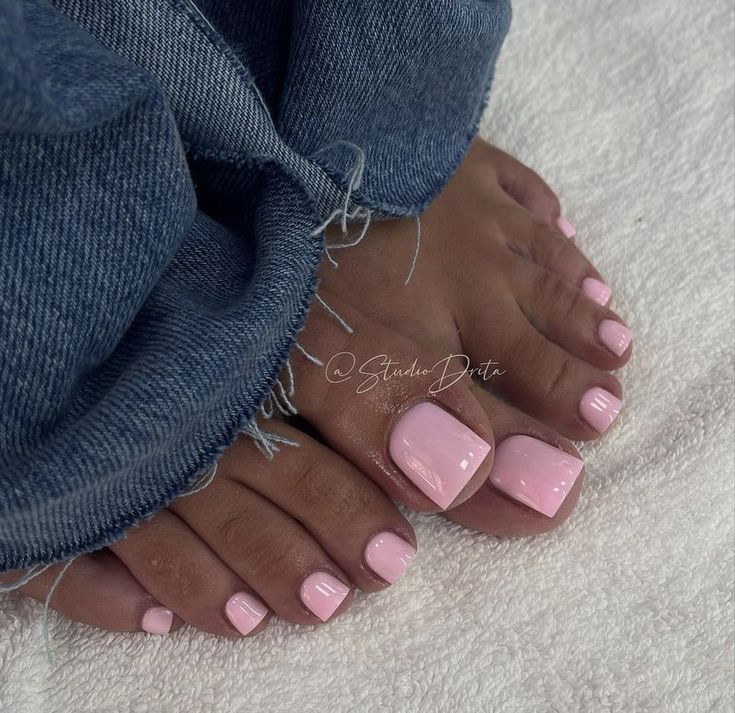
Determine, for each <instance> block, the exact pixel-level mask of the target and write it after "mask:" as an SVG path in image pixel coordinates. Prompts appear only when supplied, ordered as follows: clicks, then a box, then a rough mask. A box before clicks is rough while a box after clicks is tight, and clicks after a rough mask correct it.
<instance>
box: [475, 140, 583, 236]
mask: <svg viewBox="0 0 735 713" xmlns="http://www.w3.org/2000/svg"><path fill="white" fill-rule="evenodd" d="M485 146H486V147H487V150H488V151H489V152H490V154H489V158H490V160H491V161H492V164H493V166H494V167H495V170H496V172H497V177H498V182H499V183H500V186H501V188H502V189H503V190H504V191H505V192H506V193H507V194H508V195H509V196H510V197H511V198H513V200H515V201H516V202H518V203H519V204H520V205H521V206H522V207H523V208H525V209H526V210H527V211H529V212H530V213H531V214H532V215H533V216H535V217H536V218H537V219H538V220H539V221H542V222H543V223H545V224H546V225H547V226H548V227H549V228H551V229H554V230H557V231H558V230H561V231H562V232H563V233H564V234H565V235H567V237H572V236H573V235H574V233H575V232H576V231H575V230H574V228H573V227H572V225H571V224H570V223H569V221H567V220H566V219H563V218H561V206H560V205H559V199H558V198H557V196H556V194H555V193H554V191H553V190H551V188H550V187H549V186H548V184H547V183H546V181H544V179H543V178H541V176H539V175H538V174H537V173H536V172H535V171H534V170H532V169H530V168H529V167H528V166H525V165H524V164H522V163H521V162H520V161H518V160H517V159H515V158H513V156H510V155H509V154H507V153H505V152H504V151H501V150H500V149H498V148H495V147H493V146H489V145H487V144H485Z"/></svg>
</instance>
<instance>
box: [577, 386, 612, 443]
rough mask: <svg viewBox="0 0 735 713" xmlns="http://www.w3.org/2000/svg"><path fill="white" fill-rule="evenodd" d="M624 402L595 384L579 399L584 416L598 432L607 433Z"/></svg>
mask: <svg viewBox="0 0 735 713" xmlns="http://www.w3.org/2000/svg"><path fill="white" fill-rule="evenodd" d="M622 405H623V402H622V401H621V400H620V399H619V398H617V396H613V395H612V394H611V393H610V392H609V391H605V389H601V388H600V387H599V386H595V387H593V388H592V389H590V390H589V391H586V392H585V393H584V395H583V396H582V398H581V399H580V401H579V412H580V413H581V414H582V418H583V419H584V420H585V421H587V423H589V425H590V426H592V428H594V429H595V431H597V432H598V433H605V431H607V429H608V428H610V425H611V424H612V422H613V421H614V420H615V419H616V418H617V417H618V414H619V413H620V408H621V406H622Z"/></svg>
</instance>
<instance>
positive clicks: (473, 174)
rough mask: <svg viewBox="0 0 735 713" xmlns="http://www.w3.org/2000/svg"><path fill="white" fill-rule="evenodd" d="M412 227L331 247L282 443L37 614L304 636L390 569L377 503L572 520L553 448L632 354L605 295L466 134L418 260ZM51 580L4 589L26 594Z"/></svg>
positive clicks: (94, 561)
mask: <svg viewBox="0 0 735 713" xmlns="http://www.w3.org/2000/svg"><path fill="white" fill-rule="evenodd" d="M416 228H417V224H416V221H414V220H392V221H385V222H382V223H377V224H374V225H373V226H372V227H371V228H370V231H369V234H368V235H367V237H366V238H365V239H364V240H363V241H361V242H360V244H359V245H357V246H355V247H353V248H350V249H347V250H335V251H333V257H335V256H336V257H337V259H338V260H339V263H340V266H339V269H334V268H333V266H332V265H331V264H330V262H329V261H328V260H325V262H324V264H323V266H322V271H321V277H322V279H321V285H320V288H319V294H320V296H321V297H320V301H319V302H320V303H319V304H316V305H315V306H314V308H313V309H312V310H311V312H310V315H309V319H308V322H307V326H306V328H305V329H304V331H303V332H302V333H301V334H300V335H299V343H300V348H296V349H295V350H294V351H293V354H292V360H291V362H292V365H293V373H294V376H295V384H296V388H295V393H294V396H293V401H294V403H295V405H296V406H297V408H298V410H299V412H300V414H301V418H302V419H304V420H303V421H301V422H300V424H301V425H300V426H298V427H297V426H295V425H290V424H286V423H281V422H279V421H277V420H272V421H270V422H268V423H267V425H265V426H264V428H265V430H267V431H269V432H272V433H275V434H277V435H279V436H281V437H284V438H287V439H289V440H292V441H296V442H298V443H299V444H300V445H299V447H298V448H292V447H283V448H281V450H280V452H279V454H278V456H277V457H276V458H274V459H273V460H266V459H265V458H263V456H262V454H261V453H259V452H258V451H257V450H256V448H255V446H254V444H253V442H252V441H250V440H249V439H246V438H242V439H240V440H239V441H238V442H237V443H235V444H234V445H233V446H232V447H231V448H230V449H229V450H228V452H227V453H226V454H225V455H224V456H223V457H222V459H221V460H220V463H219V468H218V473H217V476H216V478H215V479H214V481H213V482H212V484H211V485H210V486H209V487H207V488H206V489H205V490H203V491H201V492H200V493H197V494H193V495H190V496H187V497H183V498H180V499H179V500H177V501H175V502H174V503H173V504H172V505H171V506H170V507H168V508H166V509H164V510H162V511H161V512H159V513H158V514H156V515H155V516H154V517H153V518H151V519H150V520H148V521H146V522H145V523H143V524H142V525H140V526H139V527H137V528H134V529H133V530H132V531H131V532H130V533H129V535H128V536H127V537H126V538H125V539H123V540H121V541H120V542H118V543H115V544H114V545H112V546H111V547H110V548H108V549H105V550H103V551H102V552H100V553H96V554H93V555H85V556H82V557H80V558H78V559H76V560H75V561H74V562H73V563H72V564H71V566H70V567H69V569H68V571H67V572H66V573H65V575H64V577H63V578H62V579H61V581H60V584H59V586H58V588H57V589H56V591H55V593H54V596H53V598H52V600H51V605H52V607H53V608H54V609H56V610H58V611H59V612H60V613H62V614H64V615H65V616H67V617H69V618H72V619H75V620H78V621H82V622H85V623H88V624H92V625H95V626H99V627H102V628H106V629H111V630H118V631H119V630H123V631H132V630H137V629H140V628H143V629H145V630H147V631H150V632H152V633H167V632H169V631H172V630H174V629H175V628H177V627H178V626H180V625H181V623H182V622H187V623H189V624H191V625H193V626H196V627H198V628H200V629H203V630H205V631H208V632H211V633H215V634H221V635H232V636H237V635H240V636H242V635H252V634H254V633H257V632H259V631H261V630H262V629H263V628H264V626H265V625H266V623H267V620H268V617H269V615H270V612H271V611H272V612H275V613H276V614H278V615H280V616H282V617H284V618H286V619H288V620H290V621H294V622H297V623H319V622H322V621H325V620H327V619H330V618H332V617H334V616H337V615H339V614H340V613H342V612H343V611H344V610H345V609H346V608H347V607H348V606H349V604H350V602H351V601H352V597H353V592H354V589H355V588H360V589H363V590H365V591H376V590H379V589H381V588H384V587H386V586H388V585H389V584H391V583H393V582H395V581H396V580H397V579H398V578H399V577H400V576H401V575H402V574H403V572H404V571H405V569H406V567H407V565H408V563H409V562H410V559H411V557H412V556H413V554H414V552H415V538H414V535H413V532H412V530H411V527H410V525H409V524H408V523H407V521H406V520H405V519H404V518H403V517H402V516H401V515H400V514H399V513H398V511H397V510H396V509H395V507H394V506H393V505H392V504H391V502H390V500H389V499H388V497H386V496H390V497H392V498H394V499H396V500H399V501H400V502H402V503H404V504H406V505H408V506H410V507H412V508H414V509H417V510H421V511H427V512H431V511H443V512H444V514H445V515H446V516H447V517H449V518H451V519H452V520H454V521H456V522H458V523H461V524H463V525H466V526H468V527H472V528H475V529H479V530H482V531H485V532H490V533H494V534H499V535H527V534H536V533H540V532H544V531H546V530H549V529H551V528H552V527H554V526H556V525H558V524H559V523H560V522H562V521H563V520H564V519H565V518H566V517H568V515H569V514H570V512H571V511H572V509H573V507H574V504H575V503H576V501H577V499H578V496H579V491H580V487H581V482H582V477H583V464H582V461H581V459H580V458H579V454H578V453H577V451H576V450H575V448H574V447H573V445H572V444H571V443H570V441H569V440H568V438H575V439H580V440H584V439H592V438H597V437H599V436H600V435H601V433H603V432H604V431H605V430H606V429H607V428H608V427H609V426H610V424H611V423H612V422H613V420H614V418H615V416H617V413H618V411H619V408H620V401H619V400H620V398H621V395H622V390H621V387H620V384H619V382H618V381H617V379H616V378H615V377H613V376H612V375H610V374H609V373H608V372H609V371H610V370H613V369H616V368H618V367H620V366H622V365H623V364H624V363H625V362H626V361H627V359H628V358H629V355H630V334H629V332H628V331H627V329H626V328H625V327H624V326H623V323H622V320H620V318H619V317H618V316H617V315H615V314H614V313H613V312H612V311H611V310H610V309H609V308H608V306H607V302H608V301H609V297H610V290H609V288H608V287H607V286H606V284H605V282H604V280H603V279H602V278H601V276H600V275H599V273H598V272H597V271H596V270H595V269H594V268H593V267H592V265H591V264H590V263H589V262H588V261H587V260H586V258H585V257H584V256H583V255H582V253H581V252H580V251H579V250H578V249H577V248H576V247H575V245H574V243H573V241H572V240H570V238H572V237H573V233H574V230H573V228H572V227H571V225H570V224H569V223H568V222H567V221H565V220H564V219H562V218H561V215H560V211H559V203H558V201H557V199H556V197H555V196H554V194H553V193H552V192H551V191H550V189H549V188H548V187H547V186H546V185H545V184H544V183H543V181H541V179H540V178H538V177H537V176H536V175H535V174H534V173H532V172H531V171H530V170H529V169H527V168H525V167H524V166H522V165H521V164H519V163H517V162H516V161H515V160H514V159H512V158H510V157H509V156H507V155H505V154H503V153H502V152H500V151H498V150H497V149H494V148H492V147H490V146H488V145H487V144H485V143H484V142H482V141H476V142H475V144H474V145H473V148H472V150H471V151H470V153H469V155H468V157H467V159H466V161H465V162H464V164H463V165H462V166H461V167H460V169H459V170H458V172H457V174H456V175H455V177H454V178H453V179H452V180H451V181H450V183H449V184H448V185H447V187H446V189H445V190H444V191H443V193H442V194H441V195H440V196H439V197H438V198H437V199H436V201H435V202H434V203H433V205H432V206H431V208H430V209H429V210H428V211H427V212H426V213H425V214H424V215H423V216H422V217H421V243H420V246H419V247H420V250H419V251H418V254H416V252H415V248H416ZM340 240H344V238H343V236H341V235H340V234H339V233H338V232H337V233H336V234H334V233H333V234H332V235H330V237H329V241H328V242H333V241H335V242H339V241H340ZM414 258H416V260H415V269H414V270H413V271H412V274H411V279H410V280H409V282H408V284H404V282H405V278H406V273H407V271H408V268H409V266H411V265H412V263H413V262H414ZM334 312H336V314H338V315H339V317H337V316H335V314H334ZM340 320H346V323H344V322H342V323H340ZM382 355H385V358H383V356H382ZM452 355H466V361H467V363H468V364H469V366H470V367H471V368H474V369H477V370H478V371H476V372H475V373H474V376H470V375H469V374H467V373H463V370H464V367H465V366H467V363H465V359H464V358H460V357H457V356H452ZM386 358H387V359H389V360H390V362H391V365H390V366H385V359H386ZM319 364H321V365H319ZM412 365H414V367H413V369H412V368H411V367H412ZM361 367H362V368H361ZM396 369H399V370H403V371H404V373H403V374H400V375H399V374H396V373H395V370H396ZM429 370H431V371H429ZM360 372H362V373H360ZM447 374H459V375H458V376H453V377H452V376H447ZM442 375H444V378H442ZM286 378H290V374H284V379H286ZM307 431H308V432H310V433H313V431H316V432H317V438H312V436H311V435H307ZM317 439H318V440H317ZM365 476H368V477H367V478H366V477H365ZM59 569H60V567H54V568H52V569H50V570H48V571H46V572H44V573H43V574H42V575H41V576H39V577H37V578H35V579H34V580H33V581H31V582H30V583H29V584H27V585H25V587H23V588H22V589H21V591H23V592H25V593H26V594H28V595H30V596H32V597H34V598H37V599H44V598H45V597H46V595H47V592H48V590H49V587H50V586H51V584H52V583H53V581H54V579H55V577H56V575H57V573H58V571H59ZM16 576H17V573H16ZM12 579H13V574H12V573H10V574H6V575H3V580H4V581H12Z"/></svg>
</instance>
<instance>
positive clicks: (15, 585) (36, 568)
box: [0, 564, 53, 592]
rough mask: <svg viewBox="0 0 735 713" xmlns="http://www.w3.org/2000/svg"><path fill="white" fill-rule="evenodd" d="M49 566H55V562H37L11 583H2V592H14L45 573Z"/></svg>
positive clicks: (0, 589) (0, 585)
mask: <svg viewBox="0 0 735 713" xmlns="http://www.w3.org/2000/svg"><path fill="white" fill-rule="evenodd" d="M49 567H53V564H36V565H33V567H31V568H30V569H29V570H28V571H27V572H26V573H25V574H24V575H22V576H21V577H19V578H18V579H16V580H15V582H11V583H10V584H1V583H0V592H13V591H15V590H16V589H20V588H21V587H24V586H25V585H26V584H28V583H29V582H30V581H31V580H32V579H35V578H36V577H38V576H39V575H40V574H43V573H44V572H45V571H46V570H47V569H48V568H49Z"/></svg>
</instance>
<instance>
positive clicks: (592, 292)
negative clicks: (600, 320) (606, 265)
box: [582, 277, 612, 307]
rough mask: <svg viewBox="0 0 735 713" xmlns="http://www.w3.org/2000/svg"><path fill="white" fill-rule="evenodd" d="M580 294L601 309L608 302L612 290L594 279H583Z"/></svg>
mask: <svg viewBox="0 0 735 713" xmlns="http://www.w3.org/2000/svg"><path fill="white" fill-rule="evenodd" d="M582 292H583V293H584V294H585V295H587V297H589V298H590V299H591V300H592V301H593V302H597V304H598V305H602V306H603V307H604V306H605V305H606V304H607V303H608V302H609V301H610V297H611V296H612V290H611V289H610V288H609V287H608V286H607V285H606V284H605V283H604V282H601V281H600V280H596V279H595V278H594V277H585V278H584V280H582Z"/></svg>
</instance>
